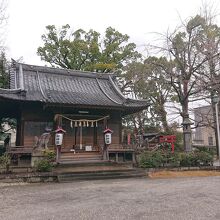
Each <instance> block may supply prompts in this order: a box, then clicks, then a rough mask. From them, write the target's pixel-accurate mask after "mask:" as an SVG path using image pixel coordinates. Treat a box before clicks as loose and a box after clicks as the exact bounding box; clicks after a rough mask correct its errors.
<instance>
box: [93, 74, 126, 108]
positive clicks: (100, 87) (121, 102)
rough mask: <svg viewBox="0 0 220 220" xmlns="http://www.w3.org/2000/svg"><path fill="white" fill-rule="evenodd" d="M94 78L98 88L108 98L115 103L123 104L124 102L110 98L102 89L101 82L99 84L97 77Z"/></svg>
mask: <svg viewBox="0 0 220 220" xmlns="http://www.w3.org/2000/svg"><path fill="white" fill-rule="evenodd" d="M95 79H96V82H97V84H98V86H99V88H100V89H101V91H102V92H103V93H104V95H105V96H106V97H107V98H108V99H110V100H111V101H112V102H114V103H116V104H118V105H123V104H124V103H123V102H117V101H115V100H114V99H112V98H111V97H110V96H109V95H108V94H107V93H106V92H105V91H104V89H103V87H102V86H101V84H100V82H99V80H98V78H97V77H96V78H95Z"/></svg>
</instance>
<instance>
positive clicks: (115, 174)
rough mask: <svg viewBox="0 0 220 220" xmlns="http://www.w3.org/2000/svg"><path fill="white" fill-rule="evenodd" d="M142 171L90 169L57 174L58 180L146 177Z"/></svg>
mask: <svg viewBox="0 0 220 220" xmlns="http://www.w3.org/2000/svg"><path fill="white" fill-rule="evenodd" d="M146 176H147V175H146V173H145V172H144V171H140V170H136V169H131V170H129V169H128V170H110V171H96V172H94V171H91V172H81V173H66V174H60V175H58V181H59V182H71V181H75V180H98V179H120V178H134V177H146Z"/></svg>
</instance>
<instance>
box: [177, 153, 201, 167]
mask: <svg viewBox="0 0 220 220" xmlns="http://www.w3.org/2000/svg"><path fill="white" fill-rule="evenodd" d="M180 166H182V167H192V166H199V162H198V160H197V158H196V157H195V154H194V153H181V155H180Z"/></svg>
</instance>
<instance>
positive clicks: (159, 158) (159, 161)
mask: <svg viewBox="0 0 220 220" xmlns="http://www.w3.org/2000/svg"><path fill="white" fill-rule="evenodd" d="M139 163H140V167H143V168H150V167H161V166H162V165H163V163H164V155H163V153H162V151H154V152H150V151H146V152H144V153H143V154H141V155H140V162H139Z"/></svg>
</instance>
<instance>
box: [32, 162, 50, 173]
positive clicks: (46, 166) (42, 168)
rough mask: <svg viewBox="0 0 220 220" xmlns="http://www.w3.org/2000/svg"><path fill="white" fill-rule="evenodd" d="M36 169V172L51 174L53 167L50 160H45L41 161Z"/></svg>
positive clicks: (36, 165)
mask: <svg viewBox="0 0 220 220" xmlns="http://www.w3.org/2000/svg"><path fill="white" fill-rule="evenodd" d="M35 168H36V171H39V172H50V171H51V170H52V168H53V165H52V163H51V162H50V161H49V160H47V159H43V160H39V161H38V162H37V163H36V164H35Z"/></svg>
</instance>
